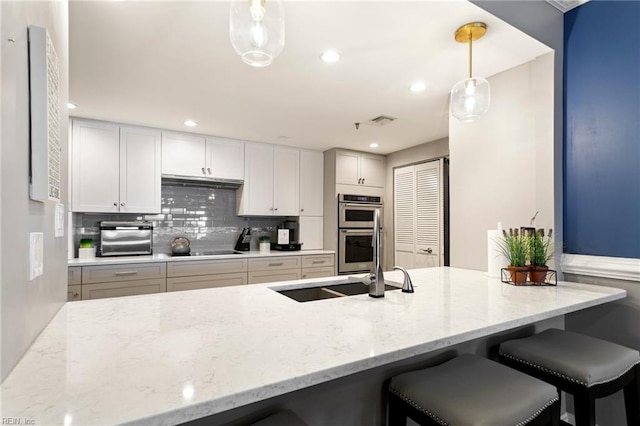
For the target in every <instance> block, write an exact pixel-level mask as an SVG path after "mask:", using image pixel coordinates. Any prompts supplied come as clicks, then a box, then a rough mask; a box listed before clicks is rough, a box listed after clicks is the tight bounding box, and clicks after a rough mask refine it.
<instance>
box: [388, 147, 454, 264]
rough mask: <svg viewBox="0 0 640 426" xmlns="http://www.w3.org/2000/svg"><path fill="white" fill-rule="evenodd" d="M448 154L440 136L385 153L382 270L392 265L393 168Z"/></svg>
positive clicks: (447, 148) (447, 149)
mask: <svg viewBox="0 0 640 426" xmlns="http://www.w3.org/2000/svg"><path fill="white" fill-rule="evenodd" d="M447 155H449V139H448V138H442V139H438V140H436V141H433V142H427V143H423V144H422V145H418V146H414V147H411V148H407V149H403V150H402V151H396V152H393V153H391V154H389V155H387V167H386V181H385V196H384V213H383V225H382V226H383V229H384V246H383V254H382V260H383V262H384V265H383V266H384V270H385V271H389V270H391V268H392V267H393V262H394V259H393V254H394V243H393V242H394V229H393V169H395V168H396V167H402V166H407V165H410V164H416V163H424V162H425V161H429V160H432V159H434V158H440V157H446V156H447Z"/></svg>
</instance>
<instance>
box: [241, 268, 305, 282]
mask: <svg viewBox="0 0 640 426" xmlns="http://www.w3.org/2000/svg"><path fill="white" fill-rule="evenodd" d="M248 275H249V277H248V278H249V284H261V283H272V282H276V281H292V280H299V279H300V277H301V276H302V273H301V269H285V270H280V271H257V272H249V274H248Z"/></svg>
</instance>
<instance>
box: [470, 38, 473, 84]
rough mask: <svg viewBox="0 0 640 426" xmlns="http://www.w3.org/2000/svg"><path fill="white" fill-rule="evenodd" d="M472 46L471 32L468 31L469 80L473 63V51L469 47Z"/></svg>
mask: <svg viewBox="0 0 640 426" xmlns="http://www.w3.org/2000/svg"><path fill="white" fill-rule="evenodd" d="M472 44H473V31H471V29H469V78H471V76H472V75H473V74H472V73H471V71H472V68H471V63H472V61H473V53H472V52H473V49H472V48H471V45H472Z"/></svg>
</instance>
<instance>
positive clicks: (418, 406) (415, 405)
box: [389, 387, 451, 426]
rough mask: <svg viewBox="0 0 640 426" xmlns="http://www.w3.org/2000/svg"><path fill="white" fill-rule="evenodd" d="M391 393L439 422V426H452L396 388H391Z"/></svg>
mask: <svg viewBox="0 0 640 426" xmlns="http://www.w3.org/2000/svg"><path fill="white" fill-rule="evenodd" d="M389 391H391V392H392V393H394V394H395V395H396V396H398V397H400V399H402V400H403V401H404V402H406V403H408V404H409V405H411V406H412V407H413V408H416V409H418V410H420V411H422V412H423V413H424V414H426V415H427V416H429V417H431V418H432V419H433V420H435V421H436V422H438V424H441V425H442V426H451V425H450V424H449V423H447V422H445V421H444V420H442V419H441V418H440V417H438V416H436V415H435V414H433V413H432V412H431V411H428V410H425V409H424V407H422V406H420V405H418V404H416V402H415V401H413V400H412V399H411V398H409V397H408V396H406V395H404V394H403V393H402V392H400V391H398V390H397V389H394V388H391V387H390V388H389Z"/></svg>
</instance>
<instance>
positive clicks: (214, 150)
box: [206, 136, 244, 180]
mask: <svg viewBox="0 0 640 426" xmlns="http://www.w3.org/2000/svg"><path fill="white" fill-rule="evenodd" d="M206 171H207V177H215V178H218V179H234V180H242V179H244V142H240V141H235V140H231V139H223V138H216V137H209V136H207V146H206Z"/></svg>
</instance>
